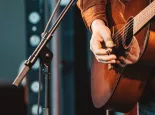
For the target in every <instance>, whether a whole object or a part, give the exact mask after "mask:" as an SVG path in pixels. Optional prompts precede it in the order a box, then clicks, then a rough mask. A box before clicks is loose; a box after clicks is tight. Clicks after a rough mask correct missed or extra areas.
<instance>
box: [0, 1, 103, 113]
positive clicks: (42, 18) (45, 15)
mask: <svg viewBox="0 0 155 115" xmlns="http://www.w3.org/2000/svg"><path fill="white" fill-rule="evenodd" d="M56 2H57V1H56V0H0V40H1V42H0V54H1V55H0V65H1V66H0V114H3V115H10V114H12V115H37V108H38V107H37V106H38V105H37V104H38V91H39V60H37V61H36V63H35V64H34V65H33V67H32V68H31V70H30V71H29V74H28V75H27V77H26V78H25V79H24V80H23V82H22V84H21V85H20V86H19V87H18V88H16V87H13V86H12V82H13V81H14V80H15V78H16V76H17V75H18V73H19V72H20V71H21V68H22V67H23V65H24V61H25V60H26V59H27V58H28V57H29V56H30V55H31V54H32V52H33V51H34V50H35V48H36V47H37V45H38V44H39V42H40V39H41V34H42V32H43V30H44V28H45V26H46V24H47V21H48V20H49V18H50V16H51V14H52V11H53V9H54V7H55V5H56ZM68 2H69V0H62V1H61V3H60V6H59V8H58V10H57V13H56V15H55V17H54V19H53V23H54V22H55V20H56V18H57V16H58V15H59V14H60V12H61V11H62V10H63V8H64V7H65V6H66V4H68ZM51 26H52V24H51ZM89 39H90V32H89V31H88V30H87V29H86V27H85V25H84V23H83V20H82V18H81V15H80V11H79V9H78V8H77V6H76V5H73V6H72V7H71V8H70V10H69V11H68V12H67V14H66V15H65V16H64V18H63V20H62V22H61V23H60V25H59V26H58V28H57V30H56V31H55V33H54V35H53V37H52V40H51V41H50V42H49V44H48V45H47V46H48V47H49V49H50V50H51V51H52V52H53V60H52V62H51V69H50V70H51V76H50V84H51V85H50V94H51V96H50V99H49V102H50V105H51V106H50V108H49V109H50V113H51V115H97V114H98V113H100V114H101V115H104V114H105V111H103V110H102V109H96V108H95V107H94V106H93V104H92V101H91V95H90V62H91V61H90V60H91V52H90V50H89ZM41 79H42V88H41V94H40V109H39V114H40V115H43V111H44V109H43V108H44V107H45V85H46V84H45V80H44V79H45V76H43V77H41Z"/></svg>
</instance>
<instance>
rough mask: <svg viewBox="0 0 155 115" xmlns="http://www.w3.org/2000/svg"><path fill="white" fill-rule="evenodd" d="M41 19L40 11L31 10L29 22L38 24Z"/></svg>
mask: <svg viewBox="0 0 155 115" xmlns="http://www.w3.org/2000/svg"><path fill="white" fill-rule="evenodd" d="M39 21H40V15H39V14H38V12H31V13H30V15H29V22H30V23H32V24H37V23H38V22H39Z"/></svg>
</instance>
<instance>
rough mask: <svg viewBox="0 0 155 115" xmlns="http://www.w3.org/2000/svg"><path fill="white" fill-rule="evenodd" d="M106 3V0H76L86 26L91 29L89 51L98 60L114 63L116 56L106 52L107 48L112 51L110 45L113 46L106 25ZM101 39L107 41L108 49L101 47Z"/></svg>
mask: <svg viewBox="0 0 155 115" xmlns="http://www.w3.org/2000/svg"><path fill="white" fill-rule="evenodd" d="M106 4H107V1H106V0H78V2H77V6H78V8H79V9H80V11H81V15H82V18H83V20H84V22H85V24H86V26H87V27H88V28H89V30H90V31H92V37H91V40H90V49H91V51H92V52H93V53H94V55H95V57H96V59H97V60H98V61H99V62H103V63H115V62H116V61H115V59H116V56H115V55H113V54H112V55H108V54H107V50H108V51H109V52H111V51H112V49H111V47H113V46H114V43H113V42H112V40H111V32H110V30H109V28H108V27H107V26H106V25H108V22H107V19H106ZM103 41H104V42H105V43H108V44H106V46H107V47H109V48H108V49H103V48H102V45H101V42H103ZM109 41H110V42H109ZM109 43H110V44H109Z"/></svg>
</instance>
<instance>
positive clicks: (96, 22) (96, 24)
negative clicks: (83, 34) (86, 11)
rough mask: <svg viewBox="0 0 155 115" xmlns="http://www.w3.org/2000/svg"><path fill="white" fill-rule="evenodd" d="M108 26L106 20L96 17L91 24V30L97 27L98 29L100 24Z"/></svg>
mask: <svg viewBox="0 0 155 115" xmlns="http://www.w3.org/2000/svg"><path fill="white" fill-rule="evenodd" d="M101 25H102V26H106V25H105V23H104V21H103V20H101V19H95V20H94V21H93V22H92V24H91V30H92V32H94V31H95V30H96V29H98V27H99V26H101Z"/></svg>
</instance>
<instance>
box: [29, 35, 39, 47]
mask: <svg viewBox="0 0 155 115" xmlns="http://www.w3.org/2000/svg"><path fill="white" fill-rule="evenodd" d="M39 43H40V37H39V36H38V35H32V36H31V37H30V45H31V46H33V47H36V46H38V44H39Z"/></svg>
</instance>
